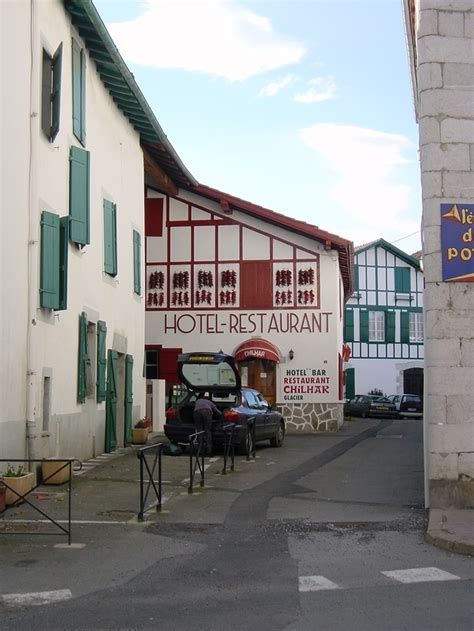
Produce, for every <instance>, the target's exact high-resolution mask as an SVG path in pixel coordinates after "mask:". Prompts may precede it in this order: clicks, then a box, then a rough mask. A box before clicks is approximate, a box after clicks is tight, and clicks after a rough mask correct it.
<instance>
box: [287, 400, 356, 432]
mask: <svg viewBox="0 0 474 631" xmlns="http://www.w3.org/2000/svg"><path fill="white" fill-rule="evenodd" d="M281 412H282V414H283V417H284V419H285V421H286V431H287V432H292V433H294V432H306V433H312V432H336V431H337V430H338V429H339V428H340V427H341V426H342V423H343V421H344V413H343V406H342V404H341V403H302V404H297V403H295V404H293V405H284V406H282V408H281Z"/></svg>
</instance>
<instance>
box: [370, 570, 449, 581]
mask: <svg viewBox="0 0 474 631" xmlns="http://www.w3.org/2000/svg"><path fill="white" fill-rule="evenodd" d="M382 574H385V576H388V577H389V578H393V579H394V580H396V581H399V582H400V583H428V582H430V581H457V580H460V579H461V577H460V576H456V575H455V574H450V573H449V572H445V571H444V570H439V569H438V568H437V567H415V568H412V569H409V570H393V571H391V572H382Z"/></svg>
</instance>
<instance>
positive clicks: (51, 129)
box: [41, 43, 63, 142]
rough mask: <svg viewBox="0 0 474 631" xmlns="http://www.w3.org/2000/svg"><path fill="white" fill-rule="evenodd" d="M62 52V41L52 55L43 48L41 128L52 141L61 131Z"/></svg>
mask: <svg viewBox="0 0 474 631" xmlns="http://www.w3.org/2000/svg"><path fill="white" fill-rule="evenodd" d="M62 54H63V45H62V43H61V44H60V45H59V47H58V48H57V50H56V52H55V53H54V55H53V56H52V57H51V55H50V54H49V53H48V52H47V51H46V50H43V73H42V82H41V128H42V130H43V132H44V133H45V135H46V136H47V138H48V139H49V140H50V141H51V142H52V141H53V140H54V139H55V137H56V135H57V133H58V131H59V113H60V106H61V68H62Z"/></svg>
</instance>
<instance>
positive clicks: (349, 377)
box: [345, 368, 355, 399]
mask: <svg viewBox="0 0 474 631" xmlns="http://www.w3.org/2000/svg"><path fill="white" fill-rule="evenodd" d="M345 375H346V392H345V398H346V399H353V398H354V397H355V369H354V368H346V372H345Z"/></svg>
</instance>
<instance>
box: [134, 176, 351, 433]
mask: <svg viewBox="0 0 474 631" xmlns="http://www.w3.org/2000/svg"><path fill="white" fill-rule="evenodd" d="M351 261H352V244H351V243H350V242H349V241H346V240H344V239H341V238H340V237H337V236H335V235H331V234H329V233H326V232H324V231H322V230H319V229H318V228H316V227H315V226H310V225H309V224H305V223H303V222H299V221H295V220H292V219H290V218H288V217H285V216H283V215H280V214H278V213H275V212H273V211H270V210H267V209H263V208H261V207H258V206H255V205H253V204H250V203H249V202H245V201H244V200H240V199H238V198H235V197H232V196H229V195H227V194H225V193H222V192H220V191H216V190H215V189H211V188H209V187H205V186H199V187H197V188H195V189H194V190H189V189H188V190H185V189H184V188H181V189H180V190H179V191H178V193H177V194H176V195H163V194H161V193H159V192H157V191H155V190H152V189H149V190H148V193H147V200H146V283H147V288H146V349H147V375H148V376H149V377H152V378H153V377H154V378H157V377H159V378H163V379H166V380H167V385H168V387H169V386H170V385H171V384H173V383H176V380H177V376H176V357H177V355H178V354H179V353H181V352H190V351H208V352H209V351H215V352H217V351H224V352H226V353H228V354H230V355H233V356H234V357H235V359H236V361H237V364H238V366H239V371H240V374H241V377H242V383H243V385H248V386H250V387H255V388H256V389H258V390H260V391H261V392H262V393H263V394H264V396H265V397H266V398H267V399H268V400H269V401H270V402H271V403H276V404H277V405H278V406H279V407H280V408H281V409H282V410H283V413H284V416H285V418H286V420H287V424H288V428H289V429H297V430H304V431H318V430H327V429H330V430H336V429H337V428H338V427H340V425H341V424H342V420H343V415H342V399H343V391H342V377H343V373H342V355H341V354H342V344H343V339H342V323H343V313H344V304H345V299H346V297H347V296H348V295H349V294H350V292H351V284H352V270H351Z"/></svg>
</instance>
